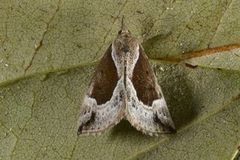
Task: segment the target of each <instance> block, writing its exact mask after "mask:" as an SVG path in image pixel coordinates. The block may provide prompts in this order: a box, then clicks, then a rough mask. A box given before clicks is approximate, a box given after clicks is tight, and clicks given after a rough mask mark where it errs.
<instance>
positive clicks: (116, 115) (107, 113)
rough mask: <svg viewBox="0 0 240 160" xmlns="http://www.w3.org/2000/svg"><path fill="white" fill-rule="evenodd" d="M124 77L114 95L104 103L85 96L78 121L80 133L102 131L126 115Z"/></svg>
mask: <svg viewBox="0 0 240 160" xmlns="http://www.w3.org/2000/svg"><path fill="white" fill-rule="evenodd" d="M123 94H124V91H123V79H120V80H119V81H118V83H117V86H116V88H115V89H114V91H113V96H112V97H111V99H110V100H109V101H107V102H106V103H104V104H101V105H98V104H97V102H96V100H95V99H94V98H91V97H89V96H88V95H86V96H85V99H84V102H83V105H82V107H81V112H80V117H79V121H78V135H79V134H84V133H97V132H101V131H103V130H105V129H107V128H109V127H111V126H113V125H115V124H117V123H118V122H119V121H120V120H121V119H122V118H123V116H124V103H125V102H124V101H123V97H124V95H123Z"/></svg>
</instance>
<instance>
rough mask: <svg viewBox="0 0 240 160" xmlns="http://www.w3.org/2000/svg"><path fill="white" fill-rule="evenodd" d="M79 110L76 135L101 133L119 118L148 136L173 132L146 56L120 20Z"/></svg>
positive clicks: (162, 98) (168, 115) (173, 127)
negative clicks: (117, 30) (115, 36)
mask: <svg viewBox="0 0 240 160" xmlns="http://www.w3.org/2000/svg"><path fill="white" fill-rule="evenodd" d="M80 110H81V111H80V117H79V120H78V135H79V134H86V133H96V134H97V133H101V132H102V131H104V130H106V129H108V128H110V127H112V126H114V125H116V124H117V123H118V122H119V121H120V120H121V119H123V118H125V119H127V120H128V121H129V122H130V123H131V125H132V126H133V127H135V128H136V129H137V130H139V131H142V132H143V133H145V134H148V135H158V134H159V133H174V132H176V130H175V126H174V123H173V121H172V118H171V115H170V113H169V111H168V107H167V104H166V102H165V99H164V97H163V93H162V91H161V88H160V86H159V85H158V83H157V79H156V76H155V75H154V72H153V70H152V68H151V66H150V64H149V62H148V58H147V56H146V54H145V53H144V50H143V48H142V46H141V45H140V44H139V42H138V40H137V39H136V38H135V37H133V36H132V35H131V33H130V32H129V30H128V29H127V28H126V26H125V25H124V22H123V20H122V27H121V30H120V31H119V32H118V35H117V38H116V39H115V40H114V41H113V42H112V44H111V45H110V46H109V47H108V49H107V51H106V53H105V54H104V56H103V57H102V59H101V61H100V63H99V65H98V66H97V68H96V70H95V73H94V76H93V78H92V81H91V83H90V87H89V90H88V92H87V94H86V95H85V97H84V100H83V104H82V106H81V109H80Z"/></svg>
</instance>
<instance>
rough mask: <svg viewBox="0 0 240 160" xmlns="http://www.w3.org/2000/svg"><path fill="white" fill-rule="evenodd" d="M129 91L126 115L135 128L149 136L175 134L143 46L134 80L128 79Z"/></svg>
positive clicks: (140, 49)
mask: <svg viewBox="0 0 240 160" xmlns="http://www.w3.org/2000/svg"><path fill="white" fill-rule="evenodd" d="M127 91H128V92H127V94H128V95H127V96H128V102H127V103H128V105H127V106H128V107H127V114H126V115H127V119H128V120H129V121H130V123H131V124H132V125H133V126H134V127H136V128H137V129H138V130H141V131H142V132H144V133H146V134H149V135H157V134H158V133H171V132H175V126H174V123H173V121H172V118H171V115H170V113H169V111H168V108H167V104H166V102H165V99H164V97H163V94H162V91H161V88H160V86H159V85H158V83H157V79H156V76H155V75H154V72H153V70H152V68H151V66H150V64H149V62H148V58H147V56H146V54H145V53H144V51H143V48H142V47H141V46H140V47H139V59H138V61H137V63H136V65H135V68H134V71H133V77H132V80H130V79H129V78H128V79H127Z"/></svg>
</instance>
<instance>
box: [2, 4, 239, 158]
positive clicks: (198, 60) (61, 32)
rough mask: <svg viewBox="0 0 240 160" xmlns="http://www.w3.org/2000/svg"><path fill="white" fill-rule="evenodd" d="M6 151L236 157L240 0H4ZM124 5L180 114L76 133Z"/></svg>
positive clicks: (17, 154) (21, 154)
mask: <svg viewBox="0 0 240 160" xmlns="http://www.w3.org/2000/svg"><path fill="white" fill-rule="evenodd" d="M0 8H1V11H0V12H1V15H2V16H0V21H1V22H3V23H2V26H1V27H0V148H1V150H0V159H104V160H105V159H217V160H219V159H231V158H232V156H233V154H234V153H235V152H236V150H237V145H238V144H239V143H240V136H239V135H240V123H239V116H240V110H239V105H240V80H239V79H240V72H239V71H240V61H239V41H240V39H239V37H240V31H239V27H240V15H239V8H240V2H239V1H238V0H232V1H228V0H225V1H208V0H201V1H199V0H194V1H187V0H183V1H179V0H175V1H168V2H165V1H160V2H159V1H158V2H155V1H145V2H141V3H139V2H136V1H119V2H116V1H111V2H110V1H109V2H107V1H51V2H43V1H31V2H30V1H29V2H28V1H20V2H14V1H11V2H10V1H3V2H1V3H0ZM122 15H125V17H126V20H127V24H128V26H129V29H130V30H131V32H132V33H133V34H134V35H136V36H137V37H139V39H140V40H142V41H143V46H144V48H145V51H146V52H147V54H148V55H149V57H150V59H151V64H152V65H153V68H154V70H155V71H156V74H157V78H158V82H159V83H160V85H161V87H162V89H163V93H164V95H165V98H166V101H167V103H168V106H169V108H170V111H171V113H172V116H173V120H174V122H175V123H176V126H177V129H178V132H177V133H176V134H174V135H161V136H159V137H149V136H145V135H143V134H141V133H140V132H138V131H136V130H135V129H134V128H132V127H131V126H130V124H129V123H128V122H127V121H122V122H121V123H120V124H118V125H117V126H115V127H114V128H112V129H110V130H108V131H106V132H105V133H104V134H102V135H101V136H98V137H94V136H80V137H77V134H76V123H77V119H78V113H79V107H80V105H81V101H82V98H83V95H84V94H85V92H86V90H87V87H88V84H89V79H90V78H91V75H92V73H93V71H94V67H95V66H96V65H95V64H96V63H95V61H97V60H99V58H100V57H101V56H102V54H103V53H104V50H105V49H106V48H107V46H108V45H109V44H110V43H111V41H112V40H113V39H114V37H115V35H116V33H117V31H118V30H119V26H120V19H121V16H122Z"/></svg>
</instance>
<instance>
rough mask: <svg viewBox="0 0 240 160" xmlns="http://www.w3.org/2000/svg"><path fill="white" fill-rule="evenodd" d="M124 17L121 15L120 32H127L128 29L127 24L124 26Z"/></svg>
mask: <svg viewBox="0 0 240 160" xmlns="http://www.w3.org/2000/svg"><path fill="white" fill-rule="evenodd" d="M124 20H125V18H124V16H123V17H122V23H121V31H122V32H128V29H127V26H126V24H125V21H124Z"/></svg>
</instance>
